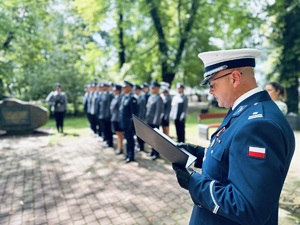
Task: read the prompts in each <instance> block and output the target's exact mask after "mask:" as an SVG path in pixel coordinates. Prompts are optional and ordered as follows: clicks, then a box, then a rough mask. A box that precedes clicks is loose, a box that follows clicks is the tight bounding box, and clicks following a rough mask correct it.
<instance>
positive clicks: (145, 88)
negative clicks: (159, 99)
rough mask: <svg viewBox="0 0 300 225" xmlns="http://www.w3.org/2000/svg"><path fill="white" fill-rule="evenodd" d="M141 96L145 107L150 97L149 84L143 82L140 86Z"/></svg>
mask: <svg viewBox="0 0 300 225" xmlns="http://www.w3.org/2000/svg"><path fill="white" fill-rule="evenodd" d="M141 87H142V91H143V93H142V95H143V97H144V98H145V102H146V105H147V102H148V98H149V96H150V93H149V84H148V83H147V82H143V84H142V86H141Z"/></svg>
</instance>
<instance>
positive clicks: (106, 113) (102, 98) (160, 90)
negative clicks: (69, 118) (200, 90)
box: [84, 81, 188, 163]
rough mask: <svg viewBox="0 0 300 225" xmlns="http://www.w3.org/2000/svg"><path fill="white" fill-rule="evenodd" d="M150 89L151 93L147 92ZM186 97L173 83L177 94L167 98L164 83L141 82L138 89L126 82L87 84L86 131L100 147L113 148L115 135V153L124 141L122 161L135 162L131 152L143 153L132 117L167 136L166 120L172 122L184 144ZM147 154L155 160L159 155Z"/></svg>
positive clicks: (178, 139)
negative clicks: (90, 132)
mask: <svg viewBox="0 0 300 225" xmlns="http://www.w3.org/2000/svg"><path fill="white" fill-rule="evenodd" d="M150 89H151V91H149V90H150ZM187 105H188V98H187V96H186V95H184V86H183V85H182V84H180V83H178V84H177V94H176V95H174V96H173V97H171V95H170V86H169V84H168V83H166V82H161V83H158V82H153V83H151V85H148V83H146V82H144V83H143V84H142V85H141V86H140V85H138V84H133V83H131V82H129V81H123V84H122V85H118V84H112V83H110V82H106V81H103V82H100V83H96V82H93V83H91V84H90V85H89V86H88V87H87V89H86V93H85V95H84V111H85V113H86V115H87V118H88V121H89V123H90V128H91V130H92V131H93V133H94V134H95V135H96V136H100V138H101V139H102V140H103V141H104V147H113V146H114V145H113V134H115V135H116V136H117V139H116V140H117V143H116V149H115V154H116V155H119V154H122V153H123V138H125V139H126V154H125V158H124V160H125V162H126V163H129V162H132V161H134V160H135V151H144V150H145V144H144V141H143V140H141V139H140V138H138V137H137V142H135V139H134V136H135V131H134V125H133V121H132V114H134V115H136V116H137V117H139V118H140V119H142V120H143V121H145V122H146V123H147V124H148V125H149V126H151V127H152V128H159V127H162V129H163V132H164V133H165V134H166V135H169V123H170V119H172V120H174V124H175V128H176V135H177V141H178V142H185V118H186V111H187ZM148 155H149V156H150V157H151V158H152V159H153V160H156V159H157V158H159V153H158V152H157V151H156V150H155V149H152V150H151V152H150V153H148Z"/></svg>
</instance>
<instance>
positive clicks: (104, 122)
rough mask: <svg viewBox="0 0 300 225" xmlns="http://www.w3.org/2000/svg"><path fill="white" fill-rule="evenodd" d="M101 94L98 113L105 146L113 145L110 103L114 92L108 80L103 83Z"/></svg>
mask: <svg viewBox="0 0 300 225" xmlns="http://www.w3.org/2000/svg"><path fill="white" fill-rule="evenodd" d="M101 87H102V89H101V94H100V95H99V97H98V107H97V109H98V110H97V115H98V119H99V123H100V127H101V129H102V134H103V139H104V140H105V142H106V143H105V144H104V147H109V148H111V147H113V134H112V131H111V122H110V117H111V114H110V103H111V101H112V99H113V95H112V93H111V92H110V91H109V89H110V84H109V83H108V82H106V81H103V82H102V83H101Z"/></svg>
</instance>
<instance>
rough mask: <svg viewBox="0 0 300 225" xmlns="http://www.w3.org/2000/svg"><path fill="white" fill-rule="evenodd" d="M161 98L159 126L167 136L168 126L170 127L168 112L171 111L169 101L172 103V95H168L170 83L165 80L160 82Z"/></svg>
mask: <svg viewBox="0 0 300 225" xmlns="http://www.w3.org/2000/svg"><path fill="white" fill-rule="evenodd" d="M160 85H161V89H162V93H161V98H162V100H163V102H164V112H163V115H162V119H161V127H162V129H163V132H164V133H165V134H166V135H168V136H169V127H170V112H171V103H172V97H171V95H170V89H169V87H170V85H169V83H166V82H161V83H160Z"/></svg>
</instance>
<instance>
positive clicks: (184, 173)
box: [173, 49, 295, 225]
mask: <svg viewBox="0 0 300 225" xmlns="http://www.w3.org/2000/svg"><path fill="white" fill-rule="evenodd" d="M259 55H260V52H259V51H258V50H256V49H235V50H225V51H224V50H223V51H212V52H204V53H200V54H199V58H200V59H201V60H202V61H203V62H204V65H205V73H204V80H203V81H202V84H203V85H208V87H209V88H210V93H211V94H212V95H213V96H214V97H215V98H216V99H217V101H218V105H219V106H220V107H225V108H228V109H229V111H228V113H227V116H226V117H225V118H224V120H223V122H222V124H221V125H220V127H219V128H218V129H217V130H216V132H215V133H214V134H212V136H211V142H210V145H209V147H208V148H207V149H204V148H203V147H201V146H192V145H189V144H185V145H184V146H182V147H184V148H185V149H186V150H187V151H189V152H190V153H192V154H194V155H195V156H197V160H196V163H195V166H197V167H202V173H201V174H200V173H197V172H195V171H194V170H193V169H192V168H190V167H188V168H183V167H180V166H178V165H175V164H174V165H173V168H174V170H175V171H176V175H177V180H178V183H179V185H180V186H181V187H183V188H185V189H187V190H188V191H189V194H190V196H191V198H192V200H193V202H194V208H193V212H192V215H191V219H190V224H191V225H194V224H197V225H200V224H205V225H215V224H222V225H254V224H255V225H275V224H278V208H279V197H280V193H281V190H282V187H283V184H284V180H285V178H286V175H287V172H288V169H289V166H290V162H291V159H292V156H293V153H294V150H295V137H294V133H293V130H292V129H291V127H290V125H289V123H288V121H287V120H286V118H285V116H284V115H283V114H282V112H281V111H280V109H279V108H278V107H277V106H276V104H275V103H274V102H273V101H272V99H271V98H270V96H269V94H268V92H266V91H264V90H263V89H262V88H260V87H258V85H257V83H256V80H255V76H254V68H253V67H255V58H256V57H258V56H259Z"/></svg>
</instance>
